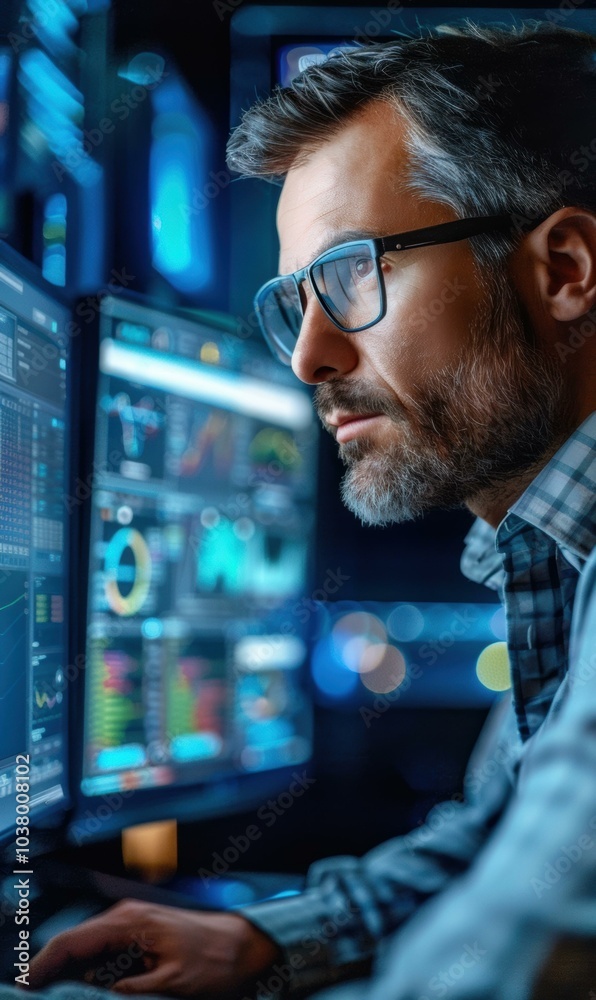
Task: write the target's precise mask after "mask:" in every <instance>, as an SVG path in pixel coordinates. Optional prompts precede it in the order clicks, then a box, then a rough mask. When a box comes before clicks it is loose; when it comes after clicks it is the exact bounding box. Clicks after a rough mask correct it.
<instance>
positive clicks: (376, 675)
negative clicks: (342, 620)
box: [360, 644, 406, 694]
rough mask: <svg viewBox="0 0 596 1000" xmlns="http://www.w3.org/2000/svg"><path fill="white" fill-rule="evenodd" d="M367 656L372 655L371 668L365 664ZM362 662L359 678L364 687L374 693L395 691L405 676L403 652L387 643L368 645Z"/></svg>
mask: <svg viewBox="0 0 596 1000" xmlns="http://www.w3.org/2000/svg"><path fill="white" fill-rule="evenodd" d="M379 652H380V653H381V658H380V659H379ZM368 656H374V660H375V662H374V663H373V667H372V669H371V668H370V667H368V666H367V657H368ZM363 663H364V667H365V669H363V671H362V673H361V674H360V680H361V681H362V683H363V684H364V686H365V688H368V690H369V691H372V692H373V693H374V694H389V692H390V691H395V689H396V688H398V687H399V686H400V684H401V683H402V681H403V679H404V677H405V676H406V661H405V659H404V656H403V653H401V652H400V650H399V649H397V648H396V647H395V646H389V645H387V644H385V645H378V646H369V647H368V650H367V651H366V652H365V653H364V656H363Z"/></svg>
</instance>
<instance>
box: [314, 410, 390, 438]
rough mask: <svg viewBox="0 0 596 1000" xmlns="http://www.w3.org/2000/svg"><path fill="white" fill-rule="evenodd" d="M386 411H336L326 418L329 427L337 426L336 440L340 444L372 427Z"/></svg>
mask: <svg viewBox="0 0 596 1000" xmlns="http://www.w3.org/2000/svg"><path fill="white" fill-rule="evenodd" d="M384 416H385V414H384V413H344V412H338V411H335V412H334V413H331V414H330V416H329V417H328V418H327V419H326V420H325V423H326V425H327V426H328V427H335V428H337V429H336V431H335V440H336V441H338V442H339V444H344V443H345V442H346V441H351V440H352V438H355V437H357V436H358V434H360V433H361V432H363V431H366V430H368V429H370V428H371V427H372V425H373V423H374V421H375V420H379V419H382V418H383V417H384Z"/></svg>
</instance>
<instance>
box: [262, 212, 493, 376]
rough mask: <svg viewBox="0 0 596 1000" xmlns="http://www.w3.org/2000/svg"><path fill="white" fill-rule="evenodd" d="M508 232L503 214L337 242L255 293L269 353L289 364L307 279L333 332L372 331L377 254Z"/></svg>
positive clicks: (378, 284) (380, 288) (381, 290)
mask: <svg viewBox="0 0 596 1000" xmlns="http://www.w3.org/2000/svg"><path fill="white" fill-rule="evenodd" d="M512 228H513V221H512V219H511V217H510V216H509V215H482V216H477V217H476V218H473V219H458V220H457V221H456V222H444V223H441V224H440V225H438V226H427V227H426V228H425V229H413V230H411V231H410V232H407V233H397V234H396V235H395V236H379V237H377V238H375V239H362V240H352V241H351V242H349V243H341V244H339V245H338V246H336V247H332V248H331V249H330V250H326V251H325V252H324V253H322V254H320V255H319V256H318V257H316V258H315V259H314V260H313V262H312V264H309V265H308V266H307V267H303V268H302V269H301V270H299V271H294V273H293V274H282V275H280V276H279V277H277V278H272V279H271V281H267V282H266V284H264V285H263V286H262V287H261V288H260V289H259V291H258V292H257V294H256V296H255V301H254V305H255V312H256V314H257V317H258V320H259V324H260V326H261V330H262V332H263V336H264V337H265V340H266V341H267V343H268V345H269V347H270V348H271V350H272V351H273V354H274V355H275V356H276V357H277V358H278V359H279V360H280V361H281V362H282V364H284V365H289V364H291V362H292V354H293V352H294V348H295V346H296V343H297V341H298V337H299V335H300V329H301V327H302V319H303V316H304V309H303V307H302V301H301V298H300V285H301V284H302V282H303V281H306V280H307V279H308V282H309V284H310V287H311V288H312V290H313V293H314V295H315V296H316V298H317V301H318V302H319V304H320V306H321V308H322V309H323V312H324V313H325V315H326V316H328V318H329V319H330V320H331V322H332V323H334V324H335V326H336V327H337V328H338V330H342V331H343V332H344V333H359V332H360V330H367V329H368V327H369V326H374V325H375V323H378V322H379V320H381V319H383V317H384V315H385V313H386V312H387V295H386V291H385V282H384V280H383V272H382V269H381V265H380V258H381V257H382V256H383V254H385V253H388V252H389V251H395V250H398V251H400V250H412V249H414V248H415V247H431V246H436V245H438V244H440V243H455V242H456V241H457V240H465V239H467V238H468V237H469V236H479V235H480V234H482V233H491V232H505V233H509V232H511V230H512Z"/></svg>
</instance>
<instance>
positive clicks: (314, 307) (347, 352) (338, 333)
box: [292, 295, 358, 385]
mask: <svg viewBox="0 0 596 1000" xmlns="http://www.w3.org/2000/svg"><path fill="white" fill-rule="evenodd" d="M303 301H304V300H303ZM357 364H358V351H357V345H356V340H355V335H354V334H350V333H343V331H342V330H338V328H337V327H336V326H335V324H334V323H332V322H331V320H330V319H329V317H328V316H326V315H325V313H324V312H323V309H322V307H321V305H320V304H319V302H318V301H317V300H316V298H315V297H314V295H308V296H307V298H306V301H305V302H304V316H303V319H302V326H301V328H300V336H299V337H298V341H297V343H296V347H295V348H294V353H293V354H292V369H293V371H294V374H295V375H297V376H298V378H299V379H300V380H301V381H302V382H307V383H308V384H309V385H316V384H318V383H319V382H326V381H327V380H328V379H330V378H336V377H337V376H338V375H346V374H347V373H348V372H350V371H352V369H353V368H355V367H356V365H357Z"/></svg>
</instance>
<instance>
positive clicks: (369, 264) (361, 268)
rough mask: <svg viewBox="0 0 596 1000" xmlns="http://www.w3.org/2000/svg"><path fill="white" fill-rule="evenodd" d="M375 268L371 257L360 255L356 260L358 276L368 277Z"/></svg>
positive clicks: (355, 271)
mask: <svg viewBox="0 0 596 1000" xmlns="http://www.w3.org/2000/svg"><path fill="white" fill-rule="evenodd" d="M373 270H374V264H373V261H372V260H371V259H370V257H360V258H359V259H358V260H356V261H354V274H355V275H356V277H357V278H368V276H369V274H371V273H372V271H373Z"/></svg>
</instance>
